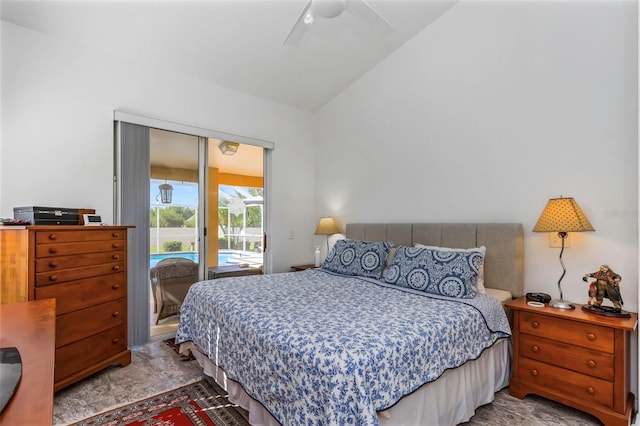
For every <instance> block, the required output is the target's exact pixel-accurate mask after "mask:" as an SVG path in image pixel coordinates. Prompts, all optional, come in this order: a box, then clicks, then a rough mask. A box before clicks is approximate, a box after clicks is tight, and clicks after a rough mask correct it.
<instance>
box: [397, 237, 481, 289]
mask: <svg viewBox="0 0 640 426" xmlns="http://www.w3.org/2000/svg"><path fill="white" fill-rule="evenodd" d="M483 262H484V251H483V250H480V249H478V250H464V251H453V250H446V249H442V250H438V249H437V248H428V247H405V246H400V247H398V251H397V252H396V256H395V257H394V259H393V263H392V264H391V266H390V267H389V269H388V271H387V274H386V276H385V281H386V282H388V283H390V284H395V285H398V286H401V287H408V288H411V289H414V290H420V291H424V292H426V293H433V294H439V295H442V296H447V297H457V298H460V299H470V298H472V297H474V296H475V295H476V292H477V285H478V273H479V271H480V267H481V266H482V264H483Z"/></svg>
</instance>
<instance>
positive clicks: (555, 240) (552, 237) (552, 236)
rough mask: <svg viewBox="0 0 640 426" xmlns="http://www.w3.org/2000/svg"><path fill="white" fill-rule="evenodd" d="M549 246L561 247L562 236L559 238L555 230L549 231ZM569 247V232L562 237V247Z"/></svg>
mask: <svg viewBox="0 0 640 426" xmlns="http://www.w3.org/2000/svg"><path fill="white" fill-rule="evenodd" d="M549 247H554V248H561V247H562V238H560V236H559V235H558V233H557V232H549ZM569 247H571V234H567V238H565V239H564V248H569Z"/></svg>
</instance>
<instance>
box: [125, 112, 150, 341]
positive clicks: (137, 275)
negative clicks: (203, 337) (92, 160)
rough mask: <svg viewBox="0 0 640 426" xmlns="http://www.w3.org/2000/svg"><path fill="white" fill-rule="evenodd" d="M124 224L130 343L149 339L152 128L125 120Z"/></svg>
mask: <svg viewBox="0 0 640 426" xmlns="http://www.w3.org/2000/svg"><path fill="white" fill-rule="evenodd" d="M119 162H120V167H121V170H120V171H121V173H120V182H118V187H119V188H120V200H121V210H120V211H121V216H120V218H119V219H120V224H122V225H134V226H135V228H132V229H129V247H128V248H129V263H128V295H129V300H128V318H129V325H128V334H129V346H139V345H144V344H146V343H147V342H148V341H149V338H150V336H149V315H150V312H149V209H150V207H151V206H150V203H149V179H150V171H149V162H150V158H149V128H148V127H146V126H140V125H137V124H130V123H121V132H120V159H119Z"/></svg>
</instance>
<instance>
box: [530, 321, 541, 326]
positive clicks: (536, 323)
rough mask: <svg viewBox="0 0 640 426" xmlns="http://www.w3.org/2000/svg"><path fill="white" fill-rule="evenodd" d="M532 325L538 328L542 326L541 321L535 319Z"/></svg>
mask: <svg viewBox="0 0 640 426" xmlns="http://www.w3.org/2000/svg"><path fill="white" fill-rule="evenodd" d="M531 327H533V328H538V327H540V323H539V322H538V321H534V322H532V323H531Z"/></svg>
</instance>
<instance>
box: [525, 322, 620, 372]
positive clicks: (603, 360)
mask: <svg viewBox="0 0 640 426" xmlns="http://www.w3.org/2000/svg"><path fill="white" fill-rule="evenodd" d="M520 355H522V356H525V357H527V358H531V359H534V360H537V361H541V362H544V363H547V364H552V365H555V366H557V367H562V368H566V369H569V370H573V371H576V372H578V373H582V374H587V375H590V376H594V377H598V378H600V379H603V380H607V381H610V382H611V381H613V378H614V363H613V361H614V357H613V355H611V354H607V353H603V352H598V351H593V350H589V349H584V348H579V347H576V346H572V345H569V344H566V343H562V342H556V341H553V340H548V339H542V338H539V337H536V336H532V335H527V334H520Z"/></svg>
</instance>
